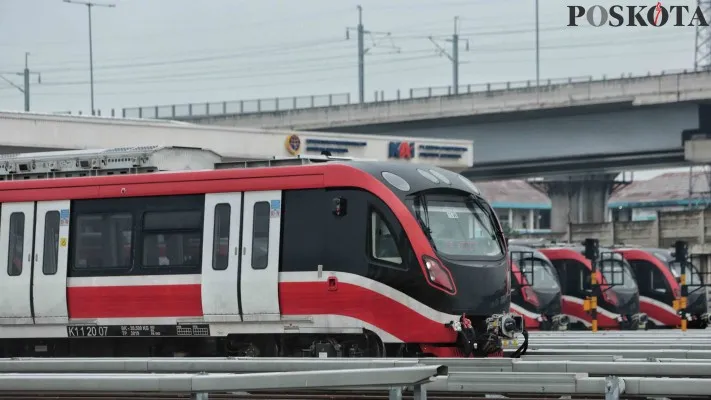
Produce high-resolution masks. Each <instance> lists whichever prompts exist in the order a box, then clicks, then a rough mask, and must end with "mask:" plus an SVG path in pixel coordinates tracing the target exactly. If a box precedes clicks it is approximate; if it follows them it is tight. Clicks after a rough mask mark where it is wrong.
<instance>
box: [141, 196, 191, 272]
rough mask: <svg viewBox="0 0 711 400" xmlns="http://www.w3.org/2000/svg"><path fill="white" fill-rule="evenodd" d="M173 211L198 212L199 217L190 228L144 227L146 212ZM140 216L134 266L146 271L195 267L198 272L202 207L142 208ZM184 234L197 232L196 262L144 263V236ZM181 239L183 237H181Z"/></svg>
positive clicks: (169, 212) (162, 212) (164, 212)
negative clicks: (137, 246)
mask: <svg viewBox="0 0 711 400" xmlns="http://www.w3.org/2000/svg"><path fill="white" fill-rule="evenodd" d="M174 213H195V214H199V218H198V221H197V224H196V225H195V226H194V227H190V228H184V227H181V228H178V229H169V228H166V227H160V228H155V229H151V228H149V229H146V216H147V215H148V214H174ZM140 214H141V216H140V219H139V222H140V225H139V229H138V232H137V233H138V236H139V237H140V241H139V242H138V243H139V246H140V256H139V257H137V260H135V261H134V263H133V264H134V266H137V267H139V268H142V269H145V270H147V271H151V272H152V271H155V270H171V269H176V270H187V269H197V272H196V273H200V271H201V269H202V244H203V240H204V238H203V235H204V219H205V212H204V207H203V208H202V209H195V208H193V209H189V208H188V209H158V210H152V209H151V210H142V211H141V212H140ZM176 234H180V235H184V234H197V235H196V236H197V239H198V240H199V241H200V244H199V245H198V246H197V247H198V252H197V257H196V258H197V260H196V264H187V265H186V264H179V265H178V264H169V265H160V264H158V265H150V264H146V263H145V259H144V257H145V255H146V238H147V237H151V236H158V235H164V236H170V235H176ZM183 240H185V238H184V237H183Z"/></svg>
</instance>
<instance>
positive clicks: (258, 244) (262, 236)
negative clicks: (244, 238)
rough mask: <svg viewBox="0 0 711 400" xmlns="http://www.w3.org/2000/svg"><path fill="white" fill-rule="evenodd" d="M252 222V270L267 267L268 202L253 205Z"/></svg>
mask: <svg viewBox="0 0 711 400" xmlns="http://www.w3.org/2000/svg"><path fill="white" fill-rule="evenodd" d="M253 211H254V214H253V218H254V219H253V222H252V269H266V268H267V266H268V265H269V215H270V207H269V202H266V201H259V202H257V203H254V210H253Z"/></svg>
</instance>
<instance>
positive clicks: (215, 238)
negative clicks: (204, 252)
mask: <svg viewBox="0 0 711 400" xmlns="http://www.w3.org/2000/svg"><path fill="white" fill-rule="evenodd" d="M221 206H224V207H222V208H225V207H226V209H227V224H226V229H227V237H226V238H227V258H226V259H225V264H224V267H223V266H222V265H217V264H216V262H215V261H216V260H217V255H218V252H219V250H220V240H222V238H221V237H220V236H219V234H220V233H221V232H218V226H220V227H221V226H222V223H224V221H222V222H220V224H218V217H219V216H220V213H219V211H218V208H220V207H221ZM231 229H232V205H231V204H230V203H218V204H215V208H214V217H213V221H212V269H213V270H215V271H225V270H226V269H227V268H229V266H230V239H231V237H230V230H231Z"/></svg>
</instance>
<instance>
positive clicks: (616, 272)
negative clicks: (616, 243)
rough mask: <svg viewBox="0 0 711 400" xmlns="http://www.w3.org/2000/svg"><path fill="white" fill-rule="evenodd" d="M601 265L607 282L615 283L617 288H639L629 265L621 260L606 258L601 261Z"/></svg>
mask: <svg viewBox="0 0 711 400" xmlns="http://www.w3.org/2000/svg"><path fill="white" fill-rule="evenodd" d="M600 267H601V268H600V269H601V270H602V271H601V272H602V276H603V277H604V278H605V281H606V282H607V283H609V284H614V285H615V287H616V288H622V289H629V290H635V289H637V282H636V281H635V279H634V275H632V270H631V269H630V267H629V265H627V264H625V263H623V262H622V261H620V260H605V261H602V262H601V263H600Z"/></svg>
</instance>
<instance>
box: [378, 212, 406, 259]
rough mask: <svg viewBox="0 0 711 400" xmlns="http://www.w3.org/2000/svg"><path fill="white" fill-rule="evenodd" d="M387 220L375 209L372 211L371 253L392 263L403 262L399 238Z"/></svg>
mask: <svg viewBox="0 0 711 400" xmlns="http://www.w3.org/2000/svg"><path fill="white" fill-rule="evenodd" d="M391 232H392V231H391V229H390V228H389V227H388V224H387V223H386V222H385V220H384V219H383V218H382V217H381V216H380V214H378V213H377V212H375V211H371V213H370V238H371V239H370V245H371V248H370V255H371V257H373V258H374V259H376V260H381V261H385V262H387V263H390V264H397V265H400V264H402V257H401V256H400V250H399V249H398V246H397V240H396V239H395V237H394V236H393V235H392V233H391Z"/></svg>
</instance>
